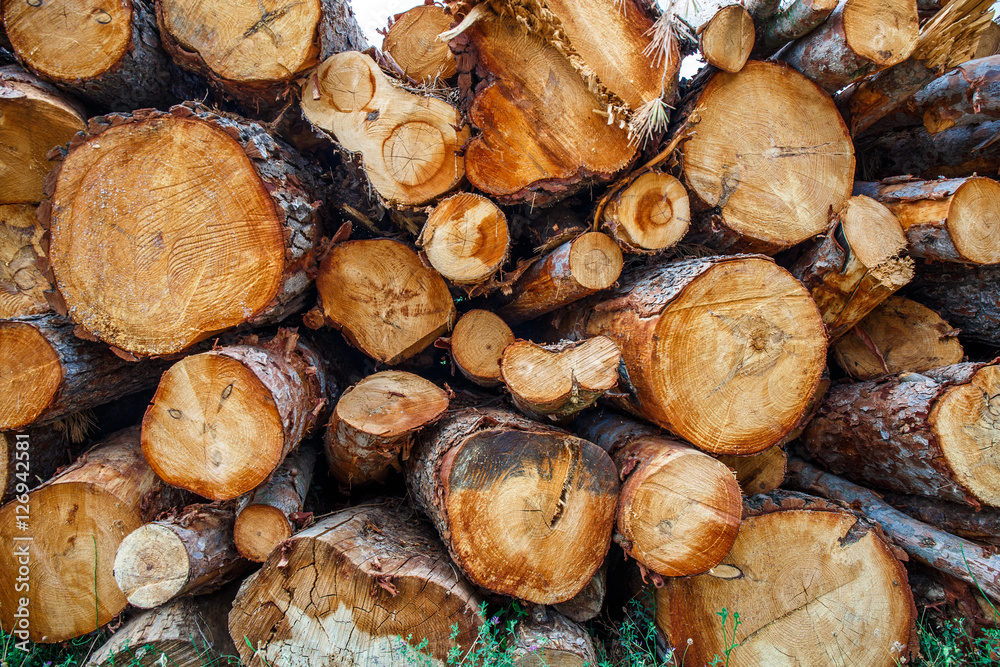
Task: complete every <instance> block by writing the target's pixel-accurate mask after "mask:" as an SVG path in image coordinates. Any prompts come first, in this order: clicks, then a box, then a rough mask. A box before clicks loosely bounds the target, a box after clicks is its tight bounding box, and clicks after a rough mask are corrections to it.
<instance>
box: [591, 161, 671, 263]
mask: <svg viewBox="0 0 1000 667" xmlns="http://www.w3.org/2000/svg"><path fill="white" fill-rule="evenodd" d="M690 224H691V207H690V205H689V203H688V194H687V190H685V189H684V186H683V185H681V182H680V181H678V180H677V179H676V178H674V177H673V176H671V175H670V174H665V173H662V172H656V171H652V172H647V173H645V174H643V175H642V176H640V177H639V178H637V179H635V181H634V182H632V183H631V184H630V185H629V186H628V187H626V188H625V189H623V190H622V191H621V192H620V193H618V194H617V195H615V196H614V197H613V198H612V199H611V200H610V201H609V202H608V204H607V206H606V207H605V208H604V210H603V211H602V213H601V228H602V229H603V230H604V231H606V232H607V233H608V234H610V235H611V236H613V237H614V239H615V241H617V242H618V245H620V246H621V247H622V249H623V250H624V251H625V252H629V253H638V254H649V253H655V252H658V251H661V250H666V249H668V248H671V247H673V246H674V245H676V244H677V243H678V242H680V240H681V239H682V238H684V234H686V233H687V230H688V226H689V225H690Z"/></svg>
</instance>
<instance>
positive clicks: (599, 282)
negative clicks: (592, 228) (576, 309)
mask: <svg viewBox="0 0 1000 667" xmlns="http://www.w3.org/2000/svg"><path fill="white" fill-rule="evenodd" d="M622 266H624V259H623V257H622V251H621V249H620V248H619V247H618V244H616V243H615V242H614V240H612V239H611V237H610V236H608V235H607V234H602V233H601V232H586V233H584V234H580V235H579V236H577V237H575V238H573V239H572V240H569V241H566V242H565V243H563V244H562V245H560V246H558V247H557V248H555V249H554V250H552V251H551V252H549V253H547V254H546V255H544V256H542V257H539V258H537V259H536V260H535V261H534V263H533V264H532V265H531V266H530V267H528V269H527V270H526V271H524V273H522V274H521V275H520V276H519V277H518V279H517V280H516V281H515V282H514V284H513V285H512V286H511V288H510V296H509V297H506V298H503V299H501V300H502V301H503V302H504V303H503V305H502V306H500V307H499V308H498V309H497V314H498V315H499V316H500V317H502V318H503V319H504V321H506V322H507V323H508V324H511V325H515V324H521V323H523V322H527V321H528V320H532V319H534V318H536V317H538V316H540V315H544V314H545V313H550V312H552V311H553V310H556V309H557V308H562V307H563V306H565V305H567V304H570V303H573V302H574V301H578V300H579V299H582V298H583V297H585V296H588V295H590V294H593V293H594V292H597V291H599V290H602V289H606V288H608V287H610V286H611V285H613V284H614V283H615V281H616V280H618V277H619V276H620V275H621V271H622Z"/></svg>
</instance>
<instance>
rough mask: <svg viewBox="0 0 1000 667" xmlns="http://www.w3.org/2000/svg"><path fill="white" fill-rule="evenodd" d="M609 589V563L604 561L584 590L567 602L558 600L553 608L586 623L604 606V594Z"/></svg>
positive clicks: (569, 617)
mask: <svg viewBox="0 0 1000 667" xmlns="http://www.w3.org/2000/svg"><path fill="white" fill-rule="evenodd" d="M607 591H608V564H607V562H605V563H604V565H602V566H601V567H600V569H598V570H597V572H595V573H594V576H592V577H591V578H590V581H589V582H587V585H586V586H584V587H583V590H582V591H580V592H579V593H577V594H576V595H574V596H573V597H571V598H570V599H569V600H566V602H558V603H556V604H554V605H552V608H553V609H555V610H556V611H557V612H559V613H560V614H562V615H563V616H565V617H566V618H568V619H569V620H571V621H576V622H577V623H584V622H586V621H590V620H593V619H594V618H596V617H597V615H598V614H600V613H601V609H603V608H604V596H605V595H606V594H607Z"/></svg>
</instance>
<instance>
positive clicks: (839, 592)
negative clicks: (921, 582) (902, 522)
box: [656, 492, 917, 667]
mask: <svg viewBox="0 0 1000 667" xmlns="http://www.w3.org/2000/svg"><path fill="white" fill-rule="evenodd" d="M737 613H738V614H739V625H738V626H737V627H735V629H734V625H735V614H737ZM720 617H721V619H720ZM915 618H916V607H915V606H914V604H913V595H912V593H911V592H910V586H909V583H908V582H907V576H906V570H905V569H904V568H903V565H902V563H900V562H899V561H898V560H897V559H896V556H895V555H894V552H893V551H892V549H891V548H890V546H889V545H888V544H887V543H886V541H885V538H884V536H883V535H882V534H881V533H880V531H879V530H878V528H876V527H875V526H873V525H872V524H869V523H868V522H866V521H864V520H862V519H859V518H858V517H857V516H855V515H854V514H852V513H850V512H848V511H845V510H843V509H841V508H840V507H839V506H836V505H833V504H832V503H829V502H827V501H824V500H820V499H818V498H813V497H811V496H806V495H804V494H793V493H789V492H777V493H775V494H769V495H760V496H754V497H753V499H750V500H748V501H747V506H746V509H745V510H744V518H743V525H742V526H741V528H740V535H739V537H738V538H737V539H736V543H735V544H734V545H733V550H732V551H731V552H730V553H729V555H728V556H726V558H725V560H723V562H722V565H720V566H718V567H716V568H715V569H714V570H713V571H712V572H710V573H707V574H703V575H699V576H697V577H691V578H687V579H683V578H675V579H668V580H667V582H666V586H664V587H663V588H661V589H659V590H657V591H656V624H657V626H658V627H659V629H660V630H661V632H663V633H664V634H665V635H667V636H668V637H669V640H670V643H671V645H672V646H678V647H684V648H685V649H686V655H685V664H689V665H701V664H708V663H710V662H711V661H712V659H713V657H714V656H716V655H719V656H724V655H727V654H728V655H727V658H728V660H729V665H730V667H757V666H758V665H768V667H792V666H794V665H840V664H845V665H869V666H870V667H893V666H894V665H898V664H900V661H907V662H908V661H909V660H910V659H911V657H912V655H913V654H915V652H916V649H917V635H916V629H915V626H914V620H915ZM720 625H721V626H722V627H723V628H724V629H725V635H724V634H723V632H722V630H720ZM817 637H819V638H821V639H820V640H819V641H817ZM831 637H832V639H831ZM733 644H738V646H737V647H736V648H735V649H732V645H733Z"/></svg>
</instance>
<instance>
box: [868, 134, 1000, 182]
mask: <svg viewBox="0 0 1000 667" xmlns="http://www.w3.org/2000/svg"><path fill="white" fill-rule="evenodd" d="M998 135H1000V120H998V121H993V122H989V123H982V124H981V125H958V126H956V127H953V128H951V129H948V130H942V131H941V132H938V133H937V134H931V133H930V132H928V131H927V129H926V128H924V127H923V126H922V125H921V126H919V127H910V128H905V129H902V130H895V131H890V132H885V133H880V134H877V135H874V136H872V137H866V138H865V139H864V140H862V141H859V142H858V155H859V157H860V158H861V159H862V160H863V164H864V165H865V173H864V176H865V178H869V179H871V178H886V177H889V176H895V175H897V174H913V175H914V176H918V177H920V178H928V179H930V178H938V177H941V176H943V177H945V178H963V177H965V176H974V175H975V174H977V173H979V174H996V173H997V172H998V171H1000V141H997V137H998Z"/></svg>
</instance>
